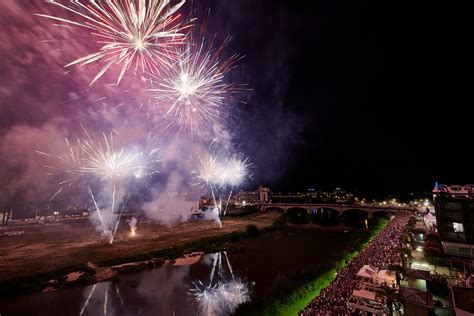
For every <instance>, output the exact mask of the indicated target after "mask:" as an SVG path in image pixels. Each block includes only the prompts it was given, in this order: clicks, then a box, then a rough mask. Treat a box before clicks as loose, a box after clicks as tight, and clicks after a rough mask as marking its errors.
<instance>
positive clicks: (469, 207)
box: [433, 184, 474, 259]
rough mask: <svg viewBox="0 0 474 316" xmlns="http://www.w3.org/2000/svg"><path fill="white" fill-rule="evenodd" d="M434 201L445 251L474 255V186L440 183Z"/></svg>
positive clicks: (437, 222) (465, 255) (449, 253)
mask: <svg viewBox="0 0 474 316" xmlns="http://www.w3.org/2000/svg"><path fill="white" fill-rule="evenodd" d="M433 203H434V207H435V211H436V225H437V229H438V233H439V236H440V239H441V244H442V247H443V251H444V253H445V254H446V255H448V256H455V257H464V258H470V259H472V258H474V185H472V184H468V185H462V186H461V185H451V186H447V185H436V186H435V188H434V189H433Z"/></svg>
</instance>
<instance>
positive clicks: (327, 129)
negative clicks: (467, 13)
mask: <svg viewBox="0 0 474 316" xmlns="http://www.w3.org/2000/svg"><path fill="white" fill-rule="evenodd" d="M205 8H210V15H209V18H208V32H209V33H210V34H216V38H217V40H222V39H223V38H225V37H226V36H227V35H231V36H232V41H231V42H230V44H229V45H228V46H227V47H226V52H225V53H226V54H232V53H240V54H242V55H244V56H245V57H244V59H243V60H242V61H241V62H240V63H239V67H238V68H237V69H235V70H234V71H233V72H232V73H231V74H230V76H229V78H228V79H229V80H230V79H232V80H235V81H238V82H240V83H248V85H249V87H250V88H251V91H243V92H241V95H240V96H239V98H240V99H241V100H240V101H243V102H245V103H239V104H236V105H234V106H233V108H232V118H231V119H230V120H229V126H228V128H229V130H230V132H229V133H230V136H229V137H230V138H231V139H232V146H235V147H236V148H239V149H240V150H242V151H244V152H245V153H246V154H247V155H248V156H249V158H250V159H251V160H252V162H253V163H254V165H255V168H254V170H253V174H254V176H253V180H252V181H250V182H249V183H248V184H247V185H248V187H254V186H256V185H260V184H264V185H269V186H270V187H271V188H272V189H274V190H275V191H277V190H304V189H306V188H315V189H332V188H334V187H342V188H346V189H351V190H359V191H370V192H402V193H404V192H412V191H429V190H430V189H431V188H432V186H433V184H434V182H435V181H439V182H441V183H447V184H451V183H452V184H456V183H459V184H463V183H469V182H472V181H473V179H474V173H473V171H472V168H470V160H471V159H470V155H469V153H470V151H471V146H472V141H471V139H470V138H471V128H470V126H471V120H472V116H471V115H470V114H469V109H470V106H471V105H472V101H469V100H471V99H472V97H471V96H469V97H468V96H467V92H466V91H467V81H466V82H464V81H462V80H461V76H460V75H459V74H458V71H462V69H463V67H464V65H463V62H462V60H463V55H464V54H465V53H464V49H463V48H462V46H463V45H464V44H462V45H461V44H459V43H460V42H461V40H462V37H463V36H462V35H461V32H459V31H458V30H459V29H462V27H461V25H459V27H458V26H457V25H456V26H453V24H452V23H451V22H448V18H447V17H452V16H451V14H450V13H451V12H450V10H449V9H447V8H434V7H432V6H431V7H429V6H424V7H422V6H421V5H419V6H418V7H413V4H410V5H409V6H402V4H399V3H396V4H395V3H390V4H388V3H383V2H382V1H314V0H313V1H282V0H278V1H277V0H261V1H256V0H238V1H234V0H206V1H195V4H194V9H193V10H195V11H196V15H197V16H198V17H199V18H201V17H202V16H204V15H205V14H204V11H205ZM49 9H51V8H50V7H48V6H47V5H46V4H45V3H44V2H43V1H40V0H35V1H28V2H26V1H15V0H6V1H2V2H1V3H0V25H1V26H2V30H1V32H2V41H1V42H0V55H1V56H2V59H1V61H0V87H1V88H0V106H1V107H2V115H1V118H0V132H1V142H0V145H1V147H0V155H1V156H0V162H1V163H2V170H1V172H0V175H1V176H2V187H1V188H2V192H3V193H2V201H3V202H2V203H9V201H11V200H12V199H13V200H15V201H18V200H19V199H22V194H23V193H24V192H26V191H28V192H30V191H32V190H33V189H32V188H31V187H30V186H35V189H36V188H37V187H41V186H42V185H43V183H44V182H45V180H37V178H38V177H39V176H40V173H39V171H38V170H37V169H38V168H39V167H40V166H39V165H34V164H32V161H33V160H35V156H34V155H33V154H32V152H33V151H34V150H41V149H42V148H43V147H44V146H46V144H47V145H49V146H52V145H51V143H53V144H59V143H60V142H61V141H62V139H63V137H71V136H72V135H75V134H74V132H73V131H77V130H80V128H79V127H78V126H79V122H83V123H84V122H85V124H87V125H88V126H89V127H91V126H92V127H93V129H94V128H95V127H96V126H98V124H99V123H98V122H99V121H100V122H103V120H104V119H105V120H106V121H107V123H106V124H104V125H105V126H107V127H109V128H114V127H116V124H117V123H116V122H117V121H120V124H118V125H122V124H125V125H126V124H127V122H128V123H129V121H130V122H131V121H133V119H132V118H131V115H130V112H131V111H136V110H135V109H133V110H132V109H131V107H132V105H129V107H130V108H129V109H126V110H123V112H121V113H115V112H114V113H112V114H111V112H110V107H111V105H110V104H107V103H106V102H101V103H100V104H99V103H97V102H95V101H94V100H97V99H99V98H100V97H101V96H103V95H113V97H116V98H117V99H120V97H121V96H120V95H119V94H118V93H116V92H114V91H112V88H110V86H107V87H105V86H99V85H95V87H93V88H91V89H86V88H84V87H87V84H88V82H90V79H91V78H92V76H93V74H94V72H93V69H90V68H87V69H86V68H84V69H83V68H81V69H79V70H77V69H76V70H74V71H73V72H71V73H68V74H64V71H63V68H62V66H64V65H65V64H66V63H67V62H70V61H71V60H72V59H73V58H74V57H76V58H77V56H81V54H84V53H87V52H88V49H89V48H90V47H91V46H93V45H94V43H91V42H90V40H88V39H87V34H85V33H81V32H80V31H79V33H75V32H76V31H75V30H62V29H60V28H57V27H54V26H52V23H51V21H49V20H46V19H41V18H39V17H35V16H33V14H34V13H47V12H49V11H48V10H49ZM442 10H443V11H444V15H443V16H440V15H439V12H440V11H442ZM184 11H186V12H190V11H191V7H190V4H189V3H188V4H187V6H186V7H185V8H184ZM54 12H55V13H57V12H60V11H54ZM77 35H79V36H77ZM51 39H54V41H51ZM65 47H66V49H64V48H65ZM60 48H63V49H62V50H60ZM108 79H110V78H107V76H106V77H105V79H104V80H105V81H106V80H108ZM112 80H113V79H110V80H109V81H112ZM134 80H135V79H134V78H126V79H125V80H124V84H125V85H126V84H131V83H132V82H136V80H135V81H134ZM84 91H87V92H84ZM81 92H82V93H83V94H81ZM86 94H87V96H84V95H86ZM113 97H110V96H109V98H108V100H111V99H112V98H113ZM132 99H133V101H134V100H135V96H134V98H130V99H128V100H126V102H128V103H129V104H132V103H133V102H132ZM65 100H72V101H67V102H65ZM114 102H116V103H115V104H117V102H118V101H117V100H114ZM111 103H113V102H111ZM117 118H119V119H117ZM124 118H125V122H124ZM112 121H114V122H115V123H113V122H112ZM100 124H102V123H100ZM132 125H133V124H132V123H130V126H132ZM131 130H134V129H131ZM132 134H133V133H132ZM58 146H59V145H58ZM46 147H47V146H46ZM53 147H54V146H53ZM47 149H48V148H46V149H45V150H47ZM33 179H34V180H33ZM25 183H28V185H25ZM5 192H7V193H5Z"/></svg>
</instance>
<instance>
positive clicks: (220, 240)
mask: <svg viewBox="0 0 474 316" xmlns="http://www.w3.org/2000/svg"><path fill="white" fill-rule="evenodd" d="M285 225H286V218H285V217H284V215H283V216H281V217H280V218H277V219H276V220H275V221H274V222H273V224H272V225H269V226H267V227H264V228H263V229H258V228H257V226H255V225H248V226H247V228H246V230H245V231H234V232H231V233H227V234H223V235H220V236H214V237H204V238H200V239H198V240H195V241H192V242H188V243H185V244H182V245H176V246H172V247H168V248H163V249H159V250H156V251H149V252H144V253H140V254H136V255H131V256H130V255H128V256H121V257H115V258H112V259H107V260H102V261H98V262H96V264H97V265H98V266H99V267H107V266H114V265H119V264H124V263H131V262H143V261H145V262H146V261H147V260H151V259H154V262H155V264H151V262H148V263H150V264H148V265H146V264H145V265H137V266H131V267H130V269H129V270H130V271H137V270H140V269H146V268H147V267H156V264H160V263H162V262H164V261H165V260H173V259H176V258H179V257H182V256H183V255H184V254H187V253H190V252H196V251H199V252H204V253H214V252H219V251H222V250H226V251H229V252H238V251H242V250H243V249H242V247H241V246H240V245H239V244H238V243H236V242H238V241H240V240H242V239H244V238H253V237H257V236H259V235H260V234H262V233H271V232H274V231H276V230H278V229H281V228H283V227H284V226H285ZM71 272H83V275H82V276H81V277H80V278H79V279H78V280H77V281H75V282H67V281H66V275H67V274H69V273H71ZM94 274H95V270H93V269H91V268H90V267H88V266H87V265H86V262H84V263H81V264H77V265H73V266H67V267H64V268H61V269H58V270H55V271H51V272H48V273H41V274H37V275H35V276H33V277H28V278H12V279H9V280H7V281H4V282H1V283H0V296H2V297H6V296H13V295H18V294H22V293H31V292H38V291H41V290H43V289H44V288H46V287H47V286H50V285H51V286H54V287H57V288H64V287H70V286H74V285H86V284H92V283H95V282H96V280H95V278H94ZM50 281H51V282H50Z"/></svg>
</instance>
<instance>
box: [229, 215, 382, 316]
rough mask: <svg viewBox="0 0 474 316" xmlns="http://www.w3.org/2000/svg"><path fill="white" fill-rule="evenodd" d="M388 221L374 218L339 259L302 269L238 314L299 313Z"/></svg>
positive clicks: (241, 307)
mask: <svg viewBox="0 0 474 316" xmlns="http://www.w3.org/2000/svg"><path fill="white" fill-rule="evenodd" d="M387 223H388V220H387V219H385V218H375V219H373V220H372V221H371V223H370V231H369V233H368V234H366V235H365V236H364V237H363V238H362V239H359V240H354V241H353V242H352V243H351V244H350V245H349V246H348V248H347V250H346V251H345V252H344V253H343V254H342V255H341V257H340V259H339V260H337V261H336V262H334V263H333V264H331V265H330V266H328V267H325V268H322V269H320V270H314V271H311V270H308V271H300V272H298V273H297V274H295V275H293V276H291V277H289V278H288V279H286V280H284V281H282V282H279V284H276V286H275V291H274V293H271V295H268V296H267V297H269V299H266V300H263V301H254V302H249V303H245V304H243V305H241V306H239V308H238V309H237V312H236V315H272V316H274V315H282V316H283V315H284V316H287V315H297V314H298V312H299V311H300V310H302V309H303V308H304V307H306V306H307V305H308V303H309V302H310V301H311V300H312V299H314V298H315V297H316V296H318V295H319V293H320V291H321V290H322V289H324V288H325V287H326V286H328V285H329V284H330V283H331V282H332V281H333V280H334V278H335V276H336V272H337V271H339V270H341V269H342V268H344V267H345V266H346V264H347V263H349V261H350V260H352V258H354V257H355V256H357V254H358V253H359V251H360V250H361V249H363V248H364V247H365V246H366V245H367V244H368V243H369V242H370V241H371V240H372V238H373V237H375V236H376V235H377V234H378V233H379V232H380V231H381V230H382V229H383V228H384V227H385V225H386V224H387Z"/></svg>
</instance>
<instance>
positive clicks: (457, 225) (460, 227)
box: [453, 223, 464, 233]
mask: <svg viewBox="0 0 474 316" xmlns="http://www.w3.org/2000/svg"><path fill="white" fill-rule="evenodd" d="M453 228H454V232H455V233H464V225H463V224H461V223H453Z"/></svg>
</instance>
